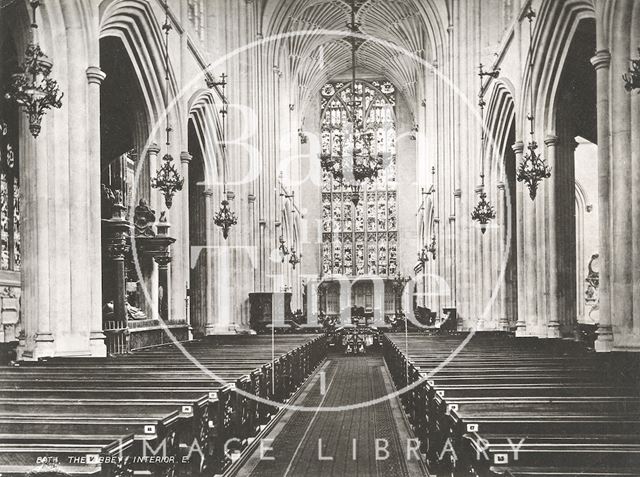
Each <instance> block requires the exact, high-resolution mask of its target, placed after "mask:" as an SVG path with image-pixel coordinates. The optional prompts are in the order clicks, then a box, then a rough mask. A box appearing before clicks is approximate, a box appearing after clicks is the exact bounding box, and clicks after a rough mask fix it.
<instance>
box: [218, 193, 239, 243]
mask: <svg viewBox="0 0 640 477" xmlns="http://www.w3.org/2000/svg"><path fill="white" fill-rule="evenodd" d="M213 223H214V224H216V225H217V226H218V227H220V228H221V229H222V236H223V237H224V239H225V240H226V239H227V237H229V230H230V229H231V227H232V226H234V225H236V224H237V223H238V218H237V217H236V214H235V213H233V212H232V211H231V210H230V209H229V201H227V200H223V201H222V203H221V204H220V209H219V210H218V212H216V215H215V217H214V218H213Z"/></svg>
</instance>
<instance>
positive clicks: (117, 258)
mask: <svg viewBox="0 0 640 477" xmlns="http://www.w3.org/2000/svg"><path fill="white" fill-rule="evenodd" d="M110 242H111V243H110V244H109V250H108V251H109V256H110V257H111V260H112V263H113V274H114V277H113V278H114V282H115V283H114V287H113V296H112V297H111V298H113V318H114V321H120V322H125V323H126V321H127V303H126V297H125V295H126V292H125V286H126V279H125V267H124V255H125V253H127V251H128V250H129V246H128V244H127V238H126V236H125V235H124V234H123V233H118V235H116V236H115V237H113V238H112V239H110Z"/></svg>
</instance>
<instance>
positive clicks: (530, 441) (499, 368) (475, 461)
mask: <svg viewBox="0 0 640 477" xmlns="http://www.w3.org/2000/svg"><path fill="white" fill-rule="evenodd" d="M394 338H395V339H394ZM441 338H442V339H441ZM463 339H464V337H463V336H448V337H440V336H438V337H433V336H427V335H424V334H423V335H419V334H413V335H410V336H409V338H408V339H407V343H405V342H404V341H405V340H404V337H401V336H398V335H396V336H393V337H392V336H391V335H389V336H387V337H386V340H385V343H384V350H385V359H386V361H387V365H388V366H389V369H390V371H391V373H392V376H393V379H394V382H395V383H396V386H398V387H405V386H407V385H408V384H412V383H416V384H417V386H415V387H414V388H413V389H412V390H410V391H408V392H406V393H405V395H404V396H403V403H404V405H405V408H406V410H407V413H408V414H409V417H410V420H411V422H412V423H413V426H414V430H415V432H416V434H417V435H418V437H420V439H421V443H422V444H423V445H422V450H423V451H424V452H425V453H426V457H427V460H428V463H429V465H430V469H431V470H437V471H443V472H446V473H453V474H455V475H465V476H466V475H482V476H484V475H505V473H506V472H516V473H517V472H520V470H517V468H521V469H524V470H523V472H530V471H531V470H532V469H534V468H535V466H536V465H542V464H545V463H547V464H548V463H551V465H553V466H554V467H551V468H549V467H547V468H545V470H544V471H543V472H550V469H552V470H553V472H555V471H558V472H559V474H558V475H568V474H566V472H568V471H567V469H566V468H567V466H569V467H570V466H571V465H572V464H581V466H582V467H580V468H581V470H583V471H584V470H586V471H590V470H591V471H594V472H599V471H600V470H601V469H598V466H600V467H601V468H615V469H616V470H615V472H617V473H620V472H622V473H620V475H625V474H624V472H626V471H627V470H628V469H630V468H640V460H639V458H638V457H639V456H640V450H639V449H640V438H639V437H638V436H639V433H638V430H639V424H640V398H639V396H640V392H639V386H638V383H637V380H636V381H635V382H633V381H629V380H628V379H627V378H628V375H627V376H619V375H617V374H616V373H611V370H612V369H616V368H615V362H614V363H612V362H608V361H607V360H608V358H603V357H602V356H600V355H595V354H589V353H586V352H584V350H581V349H580V348H579V347H577V346H576V345H574V344H569V345H568V346H567V347H563V346H562V345H563V344H564V343H561V342H560V343H558V342H557V341H556V342H549V341H546V342H545V341H533V340H523V341H517V342H514V340H512V339H509V338H506V337H502V338H501V337H498V336H488V337H487V336H484V337H478V339H476V338H475V337H474V339H472V340H471V341H470V342H469V343H468V344H467V346H466V347H465V348H463V349H461V350H459V353H458V354H457V355H456V356H455V357H454V358H453V359H452V360H451V361H450V362H448V363H447V364H446V366H444V367H442V366H441V363H442V362H443V361H444V360H445V359H447V358H448V357H449V356H450V354H451V353H452V352H453V351H454V350H456V348H458V347H459V345H460V344H461V343H462V341H463ZM550 341H552V340H550ZM407 344H408V349H409V351H410V352H411V353H410V356H411V357H410V358H407V356H406V350H405V347H406V346H407ZM625 359H627V360H628V358H625ZM630 364H631V369H636V370H637V369H638V367H637V363H634V362H633V360H631V363H630ZM618 365H619V363H618ZM439 366H440V369H438V367H439ZM523 435H524V436H525V441H523V444H522V447H521V449H520V450H522V452H521V454H519V457H520V459H519V460H518V461H517V462H515V463H514V462H513V456H514V450H513V448H512V444H511V443H510V441H509V439H511V440H512V442H516V443H517V442H519V439H518V437H519V436H520V438H521V436H523ZM447 445H448V446H449V447H447ZM443 449H449V450H448V451H447V452H444V453H443V452H442V450H443ZM479 457H480V458H479ZM514 465H516V466H517V468H516V467H513V466H514ZM634 466H635V467H634ZM509 469H516V470H515V471H512V470H509ZM514 475H516V474H514ZM523 475H526V474H523ZM534 475H556V474H552V473H547V474H544V473H542V474H540V473H539V474H534ZM594 475H600V474H594ZM603 475H604V474H603ZM612 475H618V474H616V473H614V474H612Z"/></svg>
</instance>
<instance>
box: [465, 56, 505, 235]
mask: <svg viewBox="0 0 640 477" xmlns="http://www.w3.org/2000/svg"><path fill="white" fill-rule="evenodd" d="M497 75H498V71H497V70H493V71H484V69H483V65H482V63H480V72H479V73H478V76H480V95H479V96H480V99H479V101H478V106H480V131H481V132H480V189H479V191H480V199H479V201H478V204H477V205H476V206H475V208H474V209H473V211H472V212H471V220H473V221H475V222H478V224H480V232H482V234H483V235H484V233H485V232H486V231H487V225H488V224H489V222H491V221H492V220H493V219H495V218H496V212H495V210H493V206H492V205H491V202H489V201H488V200H487V194H486V192H485V191H484V147H485V131H484V107H485V106H486V104H487V103H486V102H485V101H484V97H483V89H482V78H483V77H484V76H491V77H493V78H495V77H496V76H497Z"/></svg>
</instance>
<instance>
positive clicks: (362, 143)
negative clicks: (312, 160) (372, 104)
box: [320, 0, 383, 204]
mask: <svg viewBox="0 0 640 477" xmlns="http://www.w3.org/2000/svg"><path fill="white" fill-rule="evenodd" d="M356 13H357V8H356V2H355V0H351V21H350V22H349V23H347V28H348V29H349V31H350V32H351V35H350V36H349V37H348V41H349V43H350V45H351V101H349V103H348V104H347V106H348V107H349V109H350V111H349V113H350V114H349V116H350V119H349V126H348V128H347V129H348V131H349V133H350V135H351V136H352V149H351V161H350V163H349V164H347V163H346V162H344V157H343V152H344V150H343V146H344V137H343V135H342V134H338V135H336V136H337V137H336V140H337V141H339V142H338V154H333V153H332V151H330V152H329V153H326V154H322V155H321V156H320V161H321V166H322V170H323V171H325V172H327V173H329V174H331V175H332V176H333V178H334V179H335V180H337V181H339V182H343V180H344V179H345V174H344V171H343V166H344V168H347V169H350V172H351V174H347V177H348V178H349V179H350V181H353V182H355V183H356V185H357V186H358V187H357V188H356V189H357V190H358V191H359V190H360V185H361V184H362V183H363V182H364V181H367V180H375V179H376V178H377V177H378V174H379V173H380V172H381V171H382V166H383V156H382V154H374V152H373V150H374V145H375V141H374V137H373V134H372V133H371V132H367V131H366V130H365V126H364V118H363V119H358V117H357V114H356V108H358V107H359V106H360V102H359V101H357V100H356V94H357V91H356V88H357V77H356V76H357V75H356V67H357V63H356V61H357V59H356V52H357V50H358V47H359V46H360V44H361V43H362V40H361V39H360V38H359V37H358V36H357V35H358V34H360V33H361V32H360V24H359V23H357V22H356ZM356 189H353V188H352V193H351V197H352V202H353V203H354V204H357V202H358V201H359V192H358V193H357V194H356Z"/></svg>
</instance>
